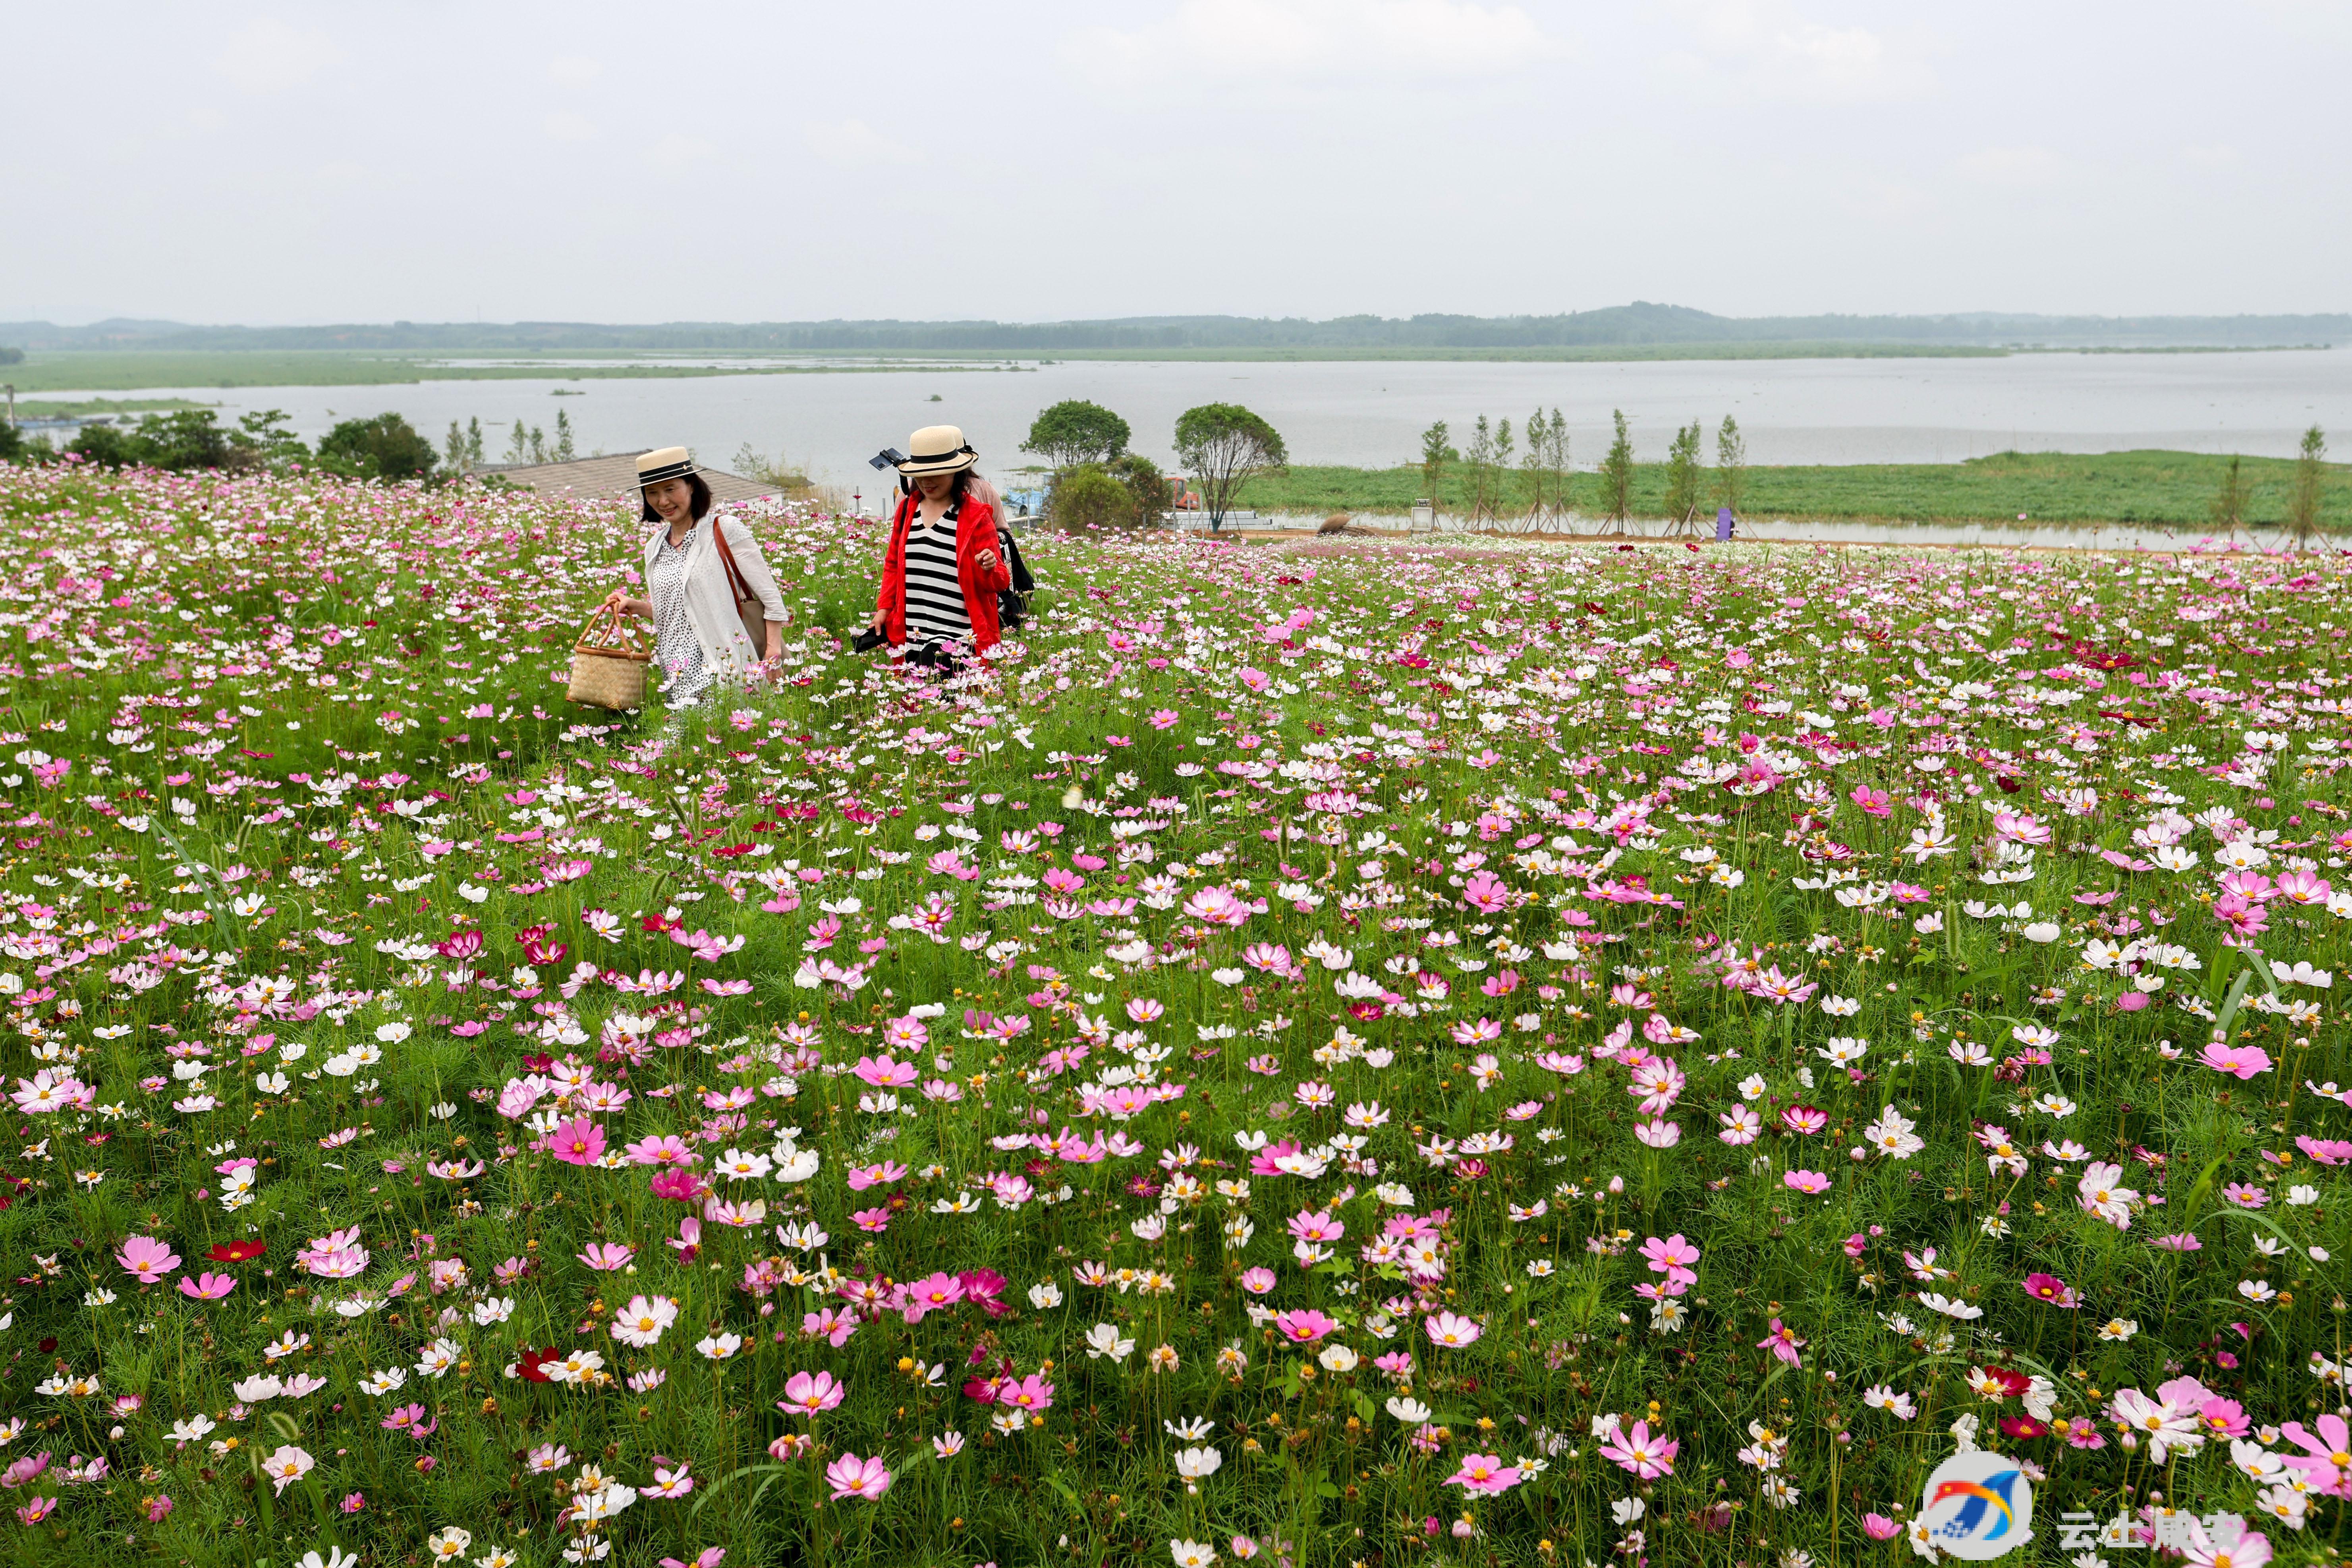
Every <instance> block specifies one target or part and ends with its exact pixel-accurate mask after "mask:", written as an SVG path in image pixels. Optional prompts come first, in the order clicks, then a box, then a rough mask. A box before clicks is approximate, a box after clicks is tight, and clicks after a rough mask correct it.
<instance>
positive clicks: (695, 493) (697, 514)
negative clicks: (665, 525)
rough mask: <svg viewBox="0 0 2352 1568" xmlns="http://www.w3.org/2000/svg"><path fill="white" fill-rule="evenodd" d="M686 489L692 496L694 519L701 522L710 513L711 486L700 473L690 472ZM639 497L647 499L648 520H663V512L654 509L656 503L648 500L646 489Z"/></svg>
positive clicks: (640, 491)
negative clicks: (703, 480)
mask: <svg viewBox="0 0 2352 1568" xmlns="http://www.w3.org/2000/svg"><path fill="white" fill-rule="evenodd" d="M665 482H667V481H665ZM686 489H687V494H688V496H689V497H690V498H691V500H689V501H688V507H689V509H690V510H692V511H693V513H694V521H697V522H700V521H702V520H703V519H704V518H706V517H709V515H710V487H709V485H707V484H704V483H703V482H702V476H701V475H700V474H688V475H687V476H686ZM637 499H638V500H641V501H645V508H646V521H647V522H659V521H661V520H662V519H661V513H659V512H657V511H656V510H654V503H653V502H651V501H649V500H646V494H645V491H643V490H639V491H638V492H637Z"/></svg>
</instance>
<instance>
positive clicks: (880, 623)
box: [866, 605, 889, 632]
mask: <svg viewBox="0 0 2352 1568" xmlns="http://www.w3.org/2000/svg"><path fill="white" fill-rule="evenodd" d="M888 619H889V617H888V616H885V615H884V614H883V613H882V606H881V605H875V606H874V618H873V619H872V620H870V621H868V622H866V626H867V627H868V628H869V629H871V630H873V631H877V632H879V631H881V630H883V629H884V627H885V626H886V624H887V621H888Z"/></svg>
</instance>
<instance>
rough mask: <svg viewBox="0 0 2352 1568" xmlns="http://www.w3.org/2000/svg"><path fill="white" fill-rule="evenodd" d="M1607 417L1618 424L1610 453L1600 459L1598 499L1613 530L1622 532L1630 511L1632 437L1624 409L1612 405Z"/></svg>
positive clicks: (1610, 446)
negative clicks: (1606, 509)
mask: <svg viewBox="0 0 2352 1568" xmlns="http://www.w3.org/2000/svg"><path fill="white" fill-rule="evenodd" d="M1609 417H1610V418H1611V419H1612V420H1613V421H1614V422H1615V424H1616V426H1617V438H1616V439H1615V440H1613V441H1612V442H1610V443H1609V455H1608V456H1607V457H1605V458H1601V504H1602V505H1603V506H1605V507H1607V508H1608V509H1609V521H1611V522H1612V523H1614V524H1616V528H1615V529H1614V530H1613V531H1615V532H1619V533H1622V532H1623V531H1624V530H1625V521H1626V520H1627V519H1628V518H1630V517H1632V516H1633V435H1632V434H1631V433H1630V432H1629V431H1628V430H1627V429H1626V428H1625V411H1624V410H1623V409H1622V408H1612V409H1611V410H1610V411H1609Z"/></svg>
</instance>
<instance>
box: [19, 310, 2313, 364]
mask: <svg viewBox="0 0 2352 1568" xmlns="http://www.w3.org/2000/svg"><path fill="white" fill-rule="evenodd" d="M1701 343H1717V344H1758V345H1762V344H1771V343H1791V344H1796V343H1825V344H1837V343H1843V344H1874V343H1875V344H1886V345H1911V346H1916V347H1919V348H1935V347H1949V348H2114V349H2155V348H2268V347H2280V346H2314V345H2326V346H2334V345H2337V344H2344V343H2352V315H2347V314H2335V315H2313V316H2036V315H2011V314H2003V313H2000V312H1998V311H1989V310H1972V311H1962V312H1958V313H1955V314H1950V315H1940V316H1844V315H1827V316H1717V315H1714V314H1712V313H1710V312H1708V311H1706V310H1692V309H1690V308H1689V307H1687V306H1683V305H1657V304H1652V303H1649V302H1648V301H1646V300H1635V301H1634V302H1633V303H1632V304H1630V305H1612V306H1610V307H1608V308H1606V309H1604V310H1576V311H1570V312H1568V313H1565V314H1562V315H1556V316H1454V315H1423V316H1411V317H1404V318H1397V319H1392V318H1389V317H1383V316H1340V317H1337V318H1335V319H1333V320H1330V321H1306V320H1303V319H1299V318H1293V317H1285V318H1282V319H1279V320H1275V319H1267V318H1261V317H1247V316H1132V317H1122V318H1118V319H1114V320H1108V321H1045V322H1007V321H774V322H752V323H735V322H726V321H669V322H662V323H658V324H648V325H642V326H627V325H621V326H607V325H600V324H597V323H593V322H581V321H516V322H512V323H507V324H482V323H478V322H439V323H434V322H415V321H394V322H393V323H391V324H390V325H389V326H386V325H380V324H379V325H369V324H354V325H349V326H330V327H236V326H223V327H202V326H190V325H187V324H184V323H182V322H178V321H133V320H129V319H118V320H111V321H97V322H93V323H91V324H90V325H89V326H81V327H59V326H53V325H51V324H50V323H48V322H47V321H18V322H0V344H9V345H13V346H17V347H22V348H26V349H36V350H37V349H141V350H149V351H158V350H168V351H219V350H225V349H227V350H234V349H273V350H278V351H289V350H318V349H328V350H332V349H341V350H346V351H348V350H377V351H389V352H396V353H631V352H635V353H660V352H664V351H669V352H700V353H726V352H735V353H990V354H1006V355H1016V356H1022V357H1034V356H1037V355H1045V354H1054V353H1087V352H1097V353H1100V352H1105V351H1109V352H1126V353H1135V352H1138V351H1142V352H1149V351H1152V350H1166V351H1193V352H1198V351H1202V350H1217V349H1241V350H1250V351H1258V352H1263V351H1268V350H1284V349H1297V350H1346V351H1351V352H1352V353H1355V354H1363V353H1366V352H1368V351H1369V352H1370V353H1378V352H1379V351H1381V350H1384V349H1393V350H1397V351H1401V352H1404V353H1413V354H1416V355H1418V354H1424V353H1430V352H1432V351H1444V350H1449V349H1465V350H1513V349H1517V350H1526V349H1538V350H1540V349H1605V348H1610V347H1626V348H1633V347H1639V346H1645V345H1674V344H1701Z"/></svg>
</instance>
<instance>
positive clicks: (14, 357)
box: [0, 346, 25, 364]
mask: <svg viewBox="0 0 2352 1568" xmlns="http://www.w3.org/2000/svg"><path fill="white" fill-rule="evenodd" d="M23 363H25V351H24V350H23V349H13V348H7V347H5V346H0V364H23Z"/></svg>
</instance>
